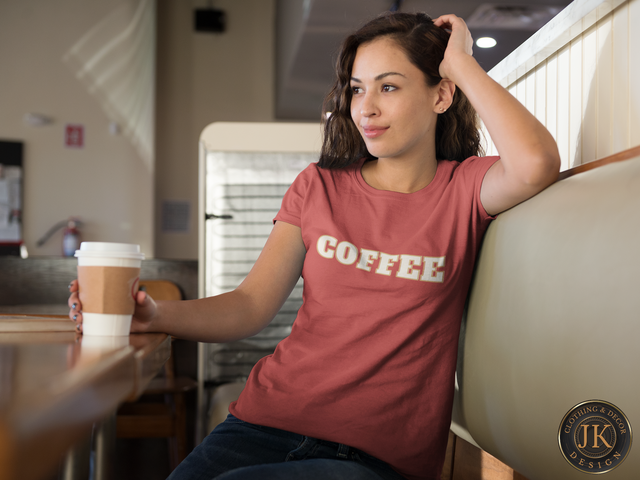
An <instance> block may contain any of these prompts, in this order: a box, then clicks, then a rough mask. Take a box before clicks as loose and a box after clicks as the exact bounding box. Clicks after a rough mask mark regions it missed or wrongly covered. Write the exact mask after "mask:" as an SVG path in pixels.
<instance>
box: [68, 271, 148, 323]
mask: <svg viewBox="0 0 640 480" xmlns="http://www.w3.org/2000/svg"><path fill="white" fill-rule="evenodd" d="M69 292H71V294H70V295H69V300H68V302H67V303H68V305H69V318H70V319H71V320H73V321H74V322H75V323H76V331H78V332H82V303H81V302H80V297H79V296H78V280H74V281H73V282H71V283H70V284H69ZM157 309H158V307H157V305H156V302H155V301H154V300H153V298H151V297H150V296H149V295H147V292H144V291H142V290H140V291H139V292H138V293H137V294H136V308H135V311H134V312H133V319H132V321H131V331H132V332H147V331H149V329H150V326H151V321H152V320H153V318H154V317H155V315H156V313H157Z"/></svg>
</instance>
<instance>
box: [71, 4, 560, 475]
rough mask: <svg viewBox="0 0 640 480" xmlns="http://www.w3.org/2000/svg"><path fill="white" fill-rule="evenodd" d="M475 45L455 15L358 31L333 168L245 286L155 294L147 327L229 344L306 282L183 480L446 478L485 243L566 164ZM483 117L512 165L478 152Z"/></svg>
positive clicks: (316, 174) (289, 213)
mask: <svg viewBox="0 0 640 480" xmlns="http://www.w3.org/2000/svg"><path fill="white" fill-rule="evenodd" d="M471 48H472V39H471V36H470V34H469V31H468V30H467V28H466V25H465V23H464V22H463V21H462V20H461V19H460V18H457V17H455V16H453V15H445V16H442V17H440V18H438V19H436V20H435V21H432V20H431V19H430V18H429V17H428V16H426V15H424V14H402V13H396V14H385V15H383V16H381V17H379V18H376V19H374V20H373V21H371V22H370V23H368V24H367V25H365V26H364V27H362V28H361V29H360V30H359V31H358V32H356V33H355V34H353V35H351V36H349V37H348V38H347V39H346V40H345V42H344V44H343V47H342V50H341V53H340V56H339V60H338V64H337V76H338V78H337V80H336V84H335V86H334V88H333V90H332V92H331V93H330V95H329V97H328V99H327V102H326V103H325V109H326V110H327V111H328V112H329V113H330V115H329V116H328V117H327V119H326V121H325V136H324V145H323V149H322V154H321V157H320V160H319V162H318V163H317V164H312V165H310V166H309V167H308V168H307V169H305V170H304V171H303V172H302V173H301V174H300V175H299V176H298V178H297V179H296V181H295V182H294V184H293V185H292V186H291V188H290V189H289V191H288V192H287V194H286V195H285V197H284V199H283V202H282V208H281V210H280V212H279V213H278V215H277V216H276V219H275V226H274V228H273V231H272V233H271V235H270V237H269V239H268V241H267V244H266V246H265V248H264V250H263V252H262V254H261V255H260V258H259V259H258V261H257V262H256V264H255V266H254V267H253V269H252V270H251V272H250V273H249V275H248V276H247V278H246V280H245V281H244V282H243V283H242V285H240V286H239V287H238V288H237V289H236V290H234V291H233V292H230V293H226V294H223V295H219V296H216V297H210V298H205V299H200V300H194V301H186V302H174V303H172V302H157V303H156V302H154V301H153V300H152V299H151V298H149V297H148V296H146V294H145V293H144V292H140V293H139V294H138V297H137V307H136V311H135V315H134V320H133V325H132V331H134V332H146V331H161V332H167V333H170V334H172V335H175V336H178V337H181V338H188V339H193V340H198V341H202V342H227V341H233V340H238V339H241V338H244V337H248V336H250V335H253V334H255V333H257V332H258V331H260V330H261V329H262V328H264V327H265V326H266V325H267V324H268V323H269V322H270V321H271V319H272V318H273V317H274V315H275V314H276V312H277V311H278V310H279V308H280V307H281V305H282V304H283V302H284V301H285V299H286V298H287V297H288V295H289V293H290V292H291V290H292V288H293V286H294V285H295V283H296V281H297V280H298V278H299V277H300V275H303V277H304V279H305V283H304V303H303V305H302V307H301V308H300V311H299V312H298V317H297V319H296V321H295V323H294V326H293V328H292V332H291V335H290V336H289V337H287V338H286V339H284V340H283V341H282V342H280V344H279V345H278V347H277V349H276V351H275V353H274V354H273V355H270V356H268V357H265V358H263V359H262V360H260V361H259V362H258V363H257V365H256V366H255V367H254V369H253V370H252V372H251V375H250V378H249V380H248V382H247V385H246V387H245V389H244V391H243V393H242V394H241V396H240V398H239V399H238V401H237V402H234V403H233V404H232V405H231V407H230V411H231V414H232V415H230V416H229V418H228V419H227V420H226V421H225V422H224V423H223V424H222V425H220V426H219V427H217V428H216V429H215V430H214V431H213V433H211V434H210V435H209V436H208V437H207V438H206V439H205V440H204V441H203V442H202V444H201V445H199V446H198V447H196V449H195V450H194V451H193V452H192V453H191V455H190V456H189V457H188V458H187V459H186V460H185V461H184V462H183V463H182V464H181V465H180V466H179V467H178V468H177V469H176V470H175V471H174V472H173V474H172V476H171V478H172V479H182V478H189V479H193V478H197V479H205V478H206V479H210V478H221V479H222V478H224V479H257V478H259V479H272V478H273V479H275V478H283V479H291V478H296V479H323V480H326V479H331V478H336V479H399V478H411V479H414V478H415V479H418V478H420V479H436V478H440V471H441V468H442V464H443V458H444V453H445V448H446V442H447V434H448V430H449V423H450V415H451V404H452V397H453V378H454V370H455V363H456V354H457V343H458V333H459V327H460V319H461V316H462V310H463V306H464V302H465V299H466V296H467V291H468V287H469V283H470V279H471V274H472V270H473V265H474V261H475V258H476V254H477V251H478V248H479V245H480V242H481V239H482V236H483V234H484V232H485V230H486V228H487V226H488V225H489V222H490V221H491V219H492V218H493V216H495V215H496V214H498V213H500V212H502V211H504V210H505V209H508V208H510V207H512V206H514V205H516V204H517V203H519V202H522V201H523V200H526V199H528V198H529V197H531V196H533V195H535V194H536V193H538V192H539V191H541V190H542V189H544V188H545V187H546V186H548V185H549V184H551V183H552V182H553V181H554V180H555V179H556V177H557V174H558V169H559V156H558V151H557V147H556V145H555V142H554V141H553V138H552V137H551V135H550V134H549V133H548V132H547V130H546V129H545V128H544V127H543V126H542V125H541V124H540V123H539V122H538V121H537V120H536V119H535V118H534V117H533V116H532V115H531V114H530V113H529V112H528V111H527V110H526V109H525V108H524V107H523V106H522V105H521V104H520V103H519V102H518V101H516V100H515V99H514V98H513V97H512V96H511V95H510V94H509V93H507V92H506V91H505V90H504V89H503V88H502V87H500V86H499V85H498V84H496V83H495V82H494V81H493V80H491V79H490V78H489V76H488V75H487V74H486V73H485V72H484V71H483V70H482V68H480V66H479V65H478V64H477V63H476V61H475V60H474V59H473V57H472V55H471ZM463 92H464V94H463ZM474 108H475V111H477V112H478V114H479V115H480V117H481V118H482V120H483V121H484V123H485V125H486V127H487V129H488V130H489V132H490V134H491V137H492V139H493V140H494V142H495V144H496V146H497V149H498V151H499V152H500V157H484V158H483V157H479V156H477V155H478V154H479V152H480V146H479V134H478V130H477V121H476V120H477V117H476V113H475V111H474ZM71 291H72V294H71V297H70V300H69V305H70V306H72V309H71V313H70V315H71V317H72V318H74V319H75V321H76V322H78V326H79V328H80V325H81V322H82V313H81V305H80V301H79V299H78V295H77V284H76V283H75V282H74V284H73V285H72V287H71ZM177 319H179V321H177Z"/></svg>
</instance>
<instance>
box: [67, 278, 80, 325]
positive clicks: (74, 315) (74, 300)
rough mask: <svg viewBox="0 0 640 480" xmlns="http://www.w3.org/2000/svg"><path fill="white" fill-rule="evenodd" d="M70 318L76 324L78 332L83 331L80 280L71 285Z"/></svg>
mask: <svg viewBox="0 0 640 480" xmlns="http://www.w3.org/2000/svg"><path fill="white" fill-rule="evenodd" d="M69 292H71V295H69V300H68V301H67V303H68V305H69V318H70V319H71V320H73V321H74V322H75V323H76V331H77V332H81V331H82V304H81V303H80V297H79V296H78V280H74V281H72V282H71V283H70V284H69Z"/></svg>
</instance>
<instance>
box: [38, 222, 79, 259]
mask: <svg viewBox="0 0 640 480" xmlns="http://www.w3.org/2000/svg"><path fill="white" fill-rule="evenodd" d="M80 226H82V222H81V221H80V220H79V219H78V218H75V217H70V218H69V219H68V220H63V221H61V222H58V223H56V224H55V225H54V226H53V227H51V228H50V229H49V231H48V232H47V233H46V234H45V235H44V236H43V237H42V238H41V239H40V240H38V241H37V242H36V246H38V247H41V246H42V245H44V243H45V242H46V241H47V240H49V238H51V236H52V235H53V234H54V233H56V232H57V231H58V230H60V229H61V228H64V232H63V235H62V255H64V256H65V257H73V255H74V254H75V253H76V250H78V249H79V248H80V231H79V230H78V227H80Z"/></svg>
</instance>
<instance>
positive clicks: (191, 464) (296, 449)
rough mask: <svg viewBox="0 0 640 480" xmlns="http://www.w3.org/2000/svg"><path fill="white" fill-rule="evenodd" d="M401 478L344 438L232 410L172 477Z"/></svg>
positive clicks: (171, 479) (229, 479)
mask: <svg viewBox="0 0 640 480" xmlns="http://www.w3.org/2000/svg"><path fill="white" fill-rule="evenodd" d="M214 478H215V479H219V480H223V479H224V480H241V479H242V480H292V479H295V480H331V479H336V480H402V479H404V477H403V476H401V475H400V474H399V473H397V472H396V471H395V470H393V469H392V468H391V467H390V466H389V465H388V464H387V463H385V462H383V461H381V460H378V459H377V458H375V457H372V456H371V455H367V454H366V453H364V452H362V451H360V450H356V449H355V448H351V447H348V446H346V445H343V444H339V443H333V442H326V441H324V440H318V439H316V438H311V437H305V436H304V435H298V434H297V433H291V432H287V431H284V430H279V429H277V428H270V427H262V426H259V425H254V424H252V423H247V422H243V421H242V420H240V419H238V418H236V417H234V416H233V415H229V416H228V417H227V419H226V420H225V421H224V422H223V423H221V424H220V425H218V426H217V427H216V428H215V429H214V430H213V431H212V432H211V433H210V434H209V436H208V437H207V438H205V439H204V440H203V442H202V443H201V444H200V445H198V446H197V447H196V448H195V449H194V450H193V452H191V454H189V456H188V457H187V458H185V459H184V461H183V462H182V463H181V464H180V465H178V467H177V468H176V469H175V470H174V471H173V472H172V473H171V475H170V476H169V479H168V480H183V479H184V480H187V479H189V480H205V479H206V480H211V479H214Z"/></svg>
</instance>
